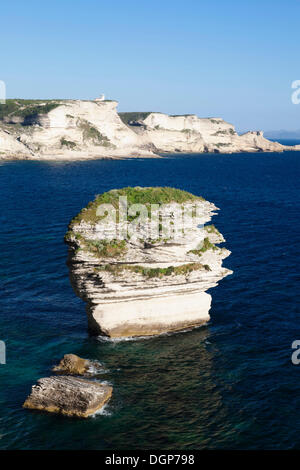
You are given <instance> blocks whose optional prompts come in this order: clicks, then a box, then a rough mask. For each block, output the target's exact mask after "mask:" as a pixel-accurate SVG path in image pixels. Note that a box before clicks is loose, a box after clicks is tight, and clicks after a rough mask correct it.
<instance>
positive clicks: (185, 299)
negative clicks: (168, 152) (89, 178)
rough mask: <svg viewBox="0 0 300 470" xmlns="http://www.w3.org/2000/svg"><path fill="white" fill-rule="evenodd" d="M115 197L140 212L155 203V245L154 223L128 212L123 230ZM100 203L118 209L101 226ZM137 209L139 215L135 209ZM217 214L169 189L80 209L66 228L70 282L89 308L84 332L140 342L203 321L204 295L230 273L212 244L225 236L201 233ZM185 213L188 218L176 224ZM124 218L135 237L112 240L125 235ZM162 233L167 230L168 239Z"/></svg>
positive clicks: (105, 197)
mask: <svg viewBox="0 0 300 470" xmlns="http://www.w3.org/2000/svg"><path fill="white" fill-rule="evenodd" d="M120 197H123V198H124V197H126V198H127V199H128V203H129V204H131V205H132V204H142V205H144V206H145V207H146V212H147V210H148V209H150V205H151V204H154V203H155V204H158V206H159V215H160V218H159V220H160V223H159V235H158V236H157V235H156V238H155V237H154V238H153V237H152V238H151V236H150V237H149V233H152V232H151V230H150V231H149V227H150V228H151V229H152V228H153V227H152V223H153V220H155V218H149V219H148V218H147V217H146V219H145V220H144V219H141V216H138V217H134V216H133V212H130V209H128V212H126V214H129V216H128V217H127V220H126V221H125V222H122V224H121V222H120V219H119V217H120V210H121V209H120V206H118V204H119V202H118V201H120V199H119V198H120ZM160 202H161V204H160ZM104 203H105V204H107V203H109V204H111V205H112V206H113V207H116V208H117V207H119V209H116V213H117V217H116V219H112V218H108V221H105V223H104V218H103V215H102V216H99V215H97V213H98V212H97V211H98V208H99V207H100V206H101V205H102V204H104ZM134 207H136V206H134ZM136 210H137V211H138V213H139V214H141V213H142V212H143V208H141V207H139V206H138V208H137V209H136ZM216 210H217V208H216V207H215V206H214V204H212V203H210V202H208V201H205V200H203V199H202V198H200V197H196V196H194V195H192V194H190V193H186V192H184V191H180V190H176V189H172V188H124V189H121V190H112V191H109V192H108V193H104V194H102V195H100V196H98V197H97V198H96V199H95V201H94V202H92V203H90V204H89V205H88V206H87V208H84V209H83V210H82V211H81V212H80V213H79V214H78V215H77V216H76V217H75V218H74V219H73V220H72V221H71V223H70V225H69V231H68V232H67V234H66V237H65V240H66V242H67V244H68V245H69V258H68V265H69V269H70V279H71V283H72V285H73V287H74V289H75V291H76V293H77V294H78V295H79V296H80V297H81V298H82V299H84V300H85V301H86V302H87V315H88V322H89V328H90V331H91V332H92V333H96V334H103V335H107V336H110V337H124V336H146V335H156V334H160V333H164V332H169V331H176V330H182V329H185V328H191V327H195V326H198V325H201V324H203V323H205V322H207V321H208V320H209V310H210V305H211V296H210V295H209V294H207V293H206V291H207V290H208V289H210V288H211V287H214V286H216V285H217V283H218V281H219V280H220V279H222V278H223V277H225V276H227V275H228V274H230V273H231V271H230V270H228V269H226V268H224V267H222V261H223V259H224V258H226V257H227V256H228V255H229V254H230V252H229V251H228V250H226V249H225V248H219V247H217V246H216V245H215V244H216V243H217V244H218V243H221V242H224V241H225V240H224V238H223V236H222V235H221V234H220V233H219V232H218V230H217V229H216V228H215V227H214V226H213V225H206V226H204V227H203V225H204V224H207V222H209V221H210V220H211V217H212V216H213V215H214V214H215V211H216ZM184 211H186V212H187V213H189V214H192V215H191V217H190V218H188V219H185V218H184V217H182V213H185V212H184ZM103 214H104V212H103ZM130 214H131V215H130ZM128 219H129V220H130V222H129V224H133V227H134V229H135V232H134V233H132V232H131V231H130V235H129V236H127V238H126V237H125V238H123V239H119V238H112V237H116V233H118V235H120V233H121V232H122V233H124V226H125V224H127V226H126V230H129V229H128ZM114 220H117V221H118V222H115V221H114ZM122 220H123V219H122ZM124 220H125V219H124ZM186 220H188V224H187V223H186ZM116 226H117V231H118V232H117V231H116ZM166 226H168V227H169V229H170V228H171V230H169V232H168V234H166V231H165V227H166ZM175 232H176V233H175ZM126 233H129V231H127V232H126ZM112 234H113V235H112ZM174 234H175V235H174ZM109 235H110V237H109V240H108V238H107V237H108V236H109Z"/></svg>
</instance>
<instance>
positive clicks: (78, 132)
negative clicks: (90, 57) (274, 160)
mask: <svg viewBox="0 0 300 470" xmlns="http://www.w3.org/2000/svg"><path fill="white" fill-rule="evenodd" d="M15 101H16V100H15ZM17 104H18V108H17V110H16V109H14V111H12V112H7V113H6V114H5V115H4V117H2V121H0V158H2V159H11V158H27V159H38V160H42V159H87V158H123V157H146V156H155V155H156V154H159V153H164V152H197V153H198V152H222V153H231V152H256V151H266V152H281V151H283V150H299V148H298V147H300V146H298V147H288V146H283V145H281V144H279V143H276V142H271V141H269V140H267V139H265V138H264V137H263V133H262V132H248V133H246V134H244V135H241V136H239V135H238V134H237V133H236V131H235V129H234V127H233V126H232V125H231V124H229V123H227V122H225V121H224V120H222V119H220V118H199V117H197V116H196V115H187V116H169V115H167V114H163V113H144V114H145V115H146V117H145V118H144V119H138V120H136V121H131V122H129V123H128V122H127V123H124V122H123V121H122V119H121V118H120V115H119V114H118V113H117V104H118V103H117V102H116V101H105V100H104V101H103V100H102V101H99V100H95V101H82V100H63V101H51V102H50V107H49V103H48V102H44V103H43V102H42V103H41V102H39V103H38V106H36V105H35V104H27V105H24V104H22V103H21V104H20V103H17ZM120 114H121V115H122V113H120ZM124 114H125V113H124Z"/></svg>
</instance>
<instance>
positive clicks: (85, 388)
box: [23, 376, 113, 418]
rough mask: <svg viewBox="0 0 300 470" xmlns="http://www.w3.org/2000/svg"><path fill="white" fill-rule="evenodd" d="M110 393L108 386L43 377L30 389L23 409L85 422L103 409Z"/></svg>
mask: <svg viewBox="0 0 300 470" xmlns="http://www.w3.org/2000/svg"><path fill="white" fill-rule="evenodd" d="M112 390H113V389H112V387H111V386H109V385H106V384H103V383H98V382H92V381H89V380H85V379H81V378H77V377H70V376H54V377H45V378H42V379H39V380H38V381H37V384H36V385H33V387H32V391H31V394H30V395H29V396H28V398H27V399H26V401H25V403H24V404H23V407H24V408H29V409H34V410H43V411H48V412H49V413H59V414H63V415H66V416H74V417H79V418H87V417H88V416H90V415H92V414H94V413H95V412H96V411H98V410H99V409H101V408H102V407H103V405H104V404H105V403H106V402H107V401H108V400H109V399H110V397H111V395H112Z"/></svg>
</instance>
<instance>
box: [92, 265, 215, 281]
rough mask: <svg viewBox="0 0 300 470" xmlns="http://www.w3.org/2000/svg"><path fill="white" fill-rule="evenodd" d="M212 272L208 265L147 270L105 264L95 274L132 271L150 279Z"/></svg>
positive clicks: (141, 267) (138, 267)
mask: <svg viewBox="0 0 300 470" xmlns="http://www.w3.org/2000/svg"><path fill="white" fill-rule="evenodd" d="M202 270H204V271H211V269H210V267H209V266H208V264H201V263H187V264H182V265H180V266H168V267H167V268H147V267H146V266H139V265H131V264H105V265H101V266H98V267H96V268H95V272H99V271H106V272H109V273H111V274H113V275H117V274H120V273H121V272H122V271H131V272H133V273H136V274H141V275H142V276H145V277H148V278H156V277H158V278H162V277H164V276H171V275H174V276H180V275H187V274H190V273H191V272H193V271H202Z"/></svg>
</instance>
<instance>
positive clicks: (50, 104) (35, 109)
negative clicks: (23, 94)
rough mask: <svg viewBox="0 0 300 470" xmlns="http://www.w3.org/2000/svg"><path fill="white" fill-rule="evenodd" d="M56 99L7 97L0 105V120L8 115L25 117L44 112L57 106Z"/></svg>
mask: <svg viewBox="0 0 300 470" xmlns="http://www.w3.org/2000/svg"><path fill="white" fill-rule="evenodd" d="M59 105H60V103H58V102H57V101H56V100H21V99H8V100H6V103H5V104H2V105H1V106H0V120H3V119H4V118H5V117H7V116H9V115H13V116H20V117H27V116H32V115H36V114H46V113H48V112H49V111H51V110H52V109H54V108H56V107H57V106H59Z"/></svg>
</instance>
